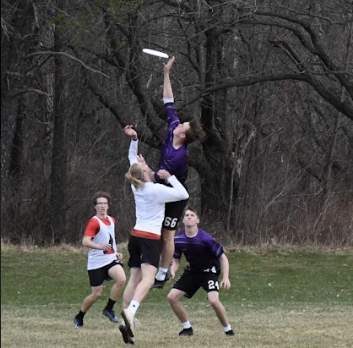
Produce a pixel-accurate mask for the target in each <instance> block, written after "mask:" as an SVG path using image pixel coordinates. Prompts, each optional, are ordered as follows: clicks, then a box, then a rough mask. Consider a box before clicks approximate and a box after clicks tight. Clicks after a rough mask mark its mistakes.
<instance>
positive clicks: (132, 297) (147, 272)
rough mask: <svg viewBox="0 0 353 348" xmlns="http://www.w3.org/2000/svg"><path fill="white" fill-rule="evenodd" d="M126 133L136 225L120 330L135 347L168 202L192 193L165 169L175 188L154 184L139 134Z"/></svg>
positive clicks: (130, 245)
mask: <svg viewBox="0 0 353 348" xmlns="http://www.w3.org/2000/svg"><path fill="white" fill-rule="evenodd" d="M124 131H125V134H126V135H128V136H129V137H130V138H131V142H130V148H129V161H130V168H129V171H128V172H127V173H126V178H127V180H128V181H129V182H130V183H131V189H132V192H133V194H134V199H135V209H136V223H135V226H134V228H133V229H132V231H131V234H130V237H129V243H128V250H129V254H130V258H129V267H130V278H129V281H128V284H127V285H126V288H125V291H124V295H123V310H122V312H121V315H122V317H123V319H124V322H125V325H120V326H119V330H120V332H121V334H122V336H123V340H124V342H125V343H126V344H134V342H133V340H132V337H134V329H135V320H134V317H135V313H136V311H137V310H138V308H139V306H140V304H141V302H142V301H143V299H144V298H145V297H146V295H147V294H148V292H149V290H150V289H151V286H152V285H153V282H154V278H155V276H156V273H157V269H158V264H159V256H160V237H161V229H162V222H163V219H164V211H165V203H167V202H174V201H178V200H183V199H187V198H189V194H188V193H187V191H186V189H185V188H184V186H183V185H182V184H181V183H180V182H179V181H178V179H177V178H176V177H175V176H174V175H170V174H169V173H168V172H167V171H166V170H164V169H162V170H159V171H158V173H157V174H158V176H159V177H160V178H161V179H163V180H167V181H168V183H169V184H170V185H171V186H170V187H168V186H166V185H161V184H159V183H153V181H152V175H151V172H152V171H151V169H150V168H149V166H148V165H147V164H146V162H145V161H143V160H142V161H141V157H140V156H138V155H137V151H138V139H137V133H136V131H135V130H134V129H132V127H131V126H126V127H125V128H124Z"/></svg>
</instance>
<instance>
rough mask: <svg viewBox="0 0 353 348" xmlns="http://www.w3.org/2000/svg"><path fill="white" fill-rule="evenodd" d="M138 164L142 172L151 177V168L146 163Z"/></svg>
mask: <svg viewBox="0 0 353 348" xmlns="http://www.w3.org/2000/svg"><path fill="white" fill-rule="evenodd" d="M140 166H141V168H142V170H143V172H144V173H146V174H147V175H148V176H149V177H150V178H151V179H152V169H151V168H150V167H149V166H148V164H147V163H140Z"/></svg>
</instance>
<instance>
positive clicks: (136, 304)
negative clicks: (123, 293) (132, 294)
mask: <svg viewBox="0 0 353 348" xmlns="http://www.w3.org/2000/svg"><path fill="white" fill-rule="evenodd" d="M139 307H140V303H139V302H137V301H135V300H132V301H131V302H130V305H129V307H128V311H129V312H130V313H131V314H132V316H133V317H134V316H135V313H136V311H137V310H138V308H139Z"/></svg>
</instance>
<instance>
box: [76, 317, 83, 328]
mask: <svg viewBox="0 0 353 348" xmlns="http://www.w3.org/2000/svg"><path fill="white" fill-rule="evenodd" d="M74 325H75V328H76V329H81V328H82V326H83V320H79V319H77V317H74Z"/></svg>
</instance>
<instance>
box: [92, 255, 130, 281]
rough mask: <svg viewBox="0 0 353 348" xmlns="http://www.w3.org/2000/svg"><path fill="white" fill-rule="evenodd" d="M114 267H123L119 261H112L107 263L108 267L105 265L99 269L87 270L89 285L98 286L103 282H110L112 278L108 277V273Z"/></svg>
mask: <svg viewBox="0 0 353 348" xmlns="http://www.w3.org/2000/svg"><path fill="white" fill-rule="evenodd" d="M116 265H119V266H121V267H124V264H123V262H122V261H121V260H114V261H113V262H112V263H109V264H108V265H105V266H103V267H101V268H97V269H90V270H88V277H89V283H90V285H91V286H100V285H102V284H103V282H104V281H105V280H111V279H112V278H110V277H109V274H108V271H109V270H110V269H111V268H112V267H114V266H116Z"/></svg>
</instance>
